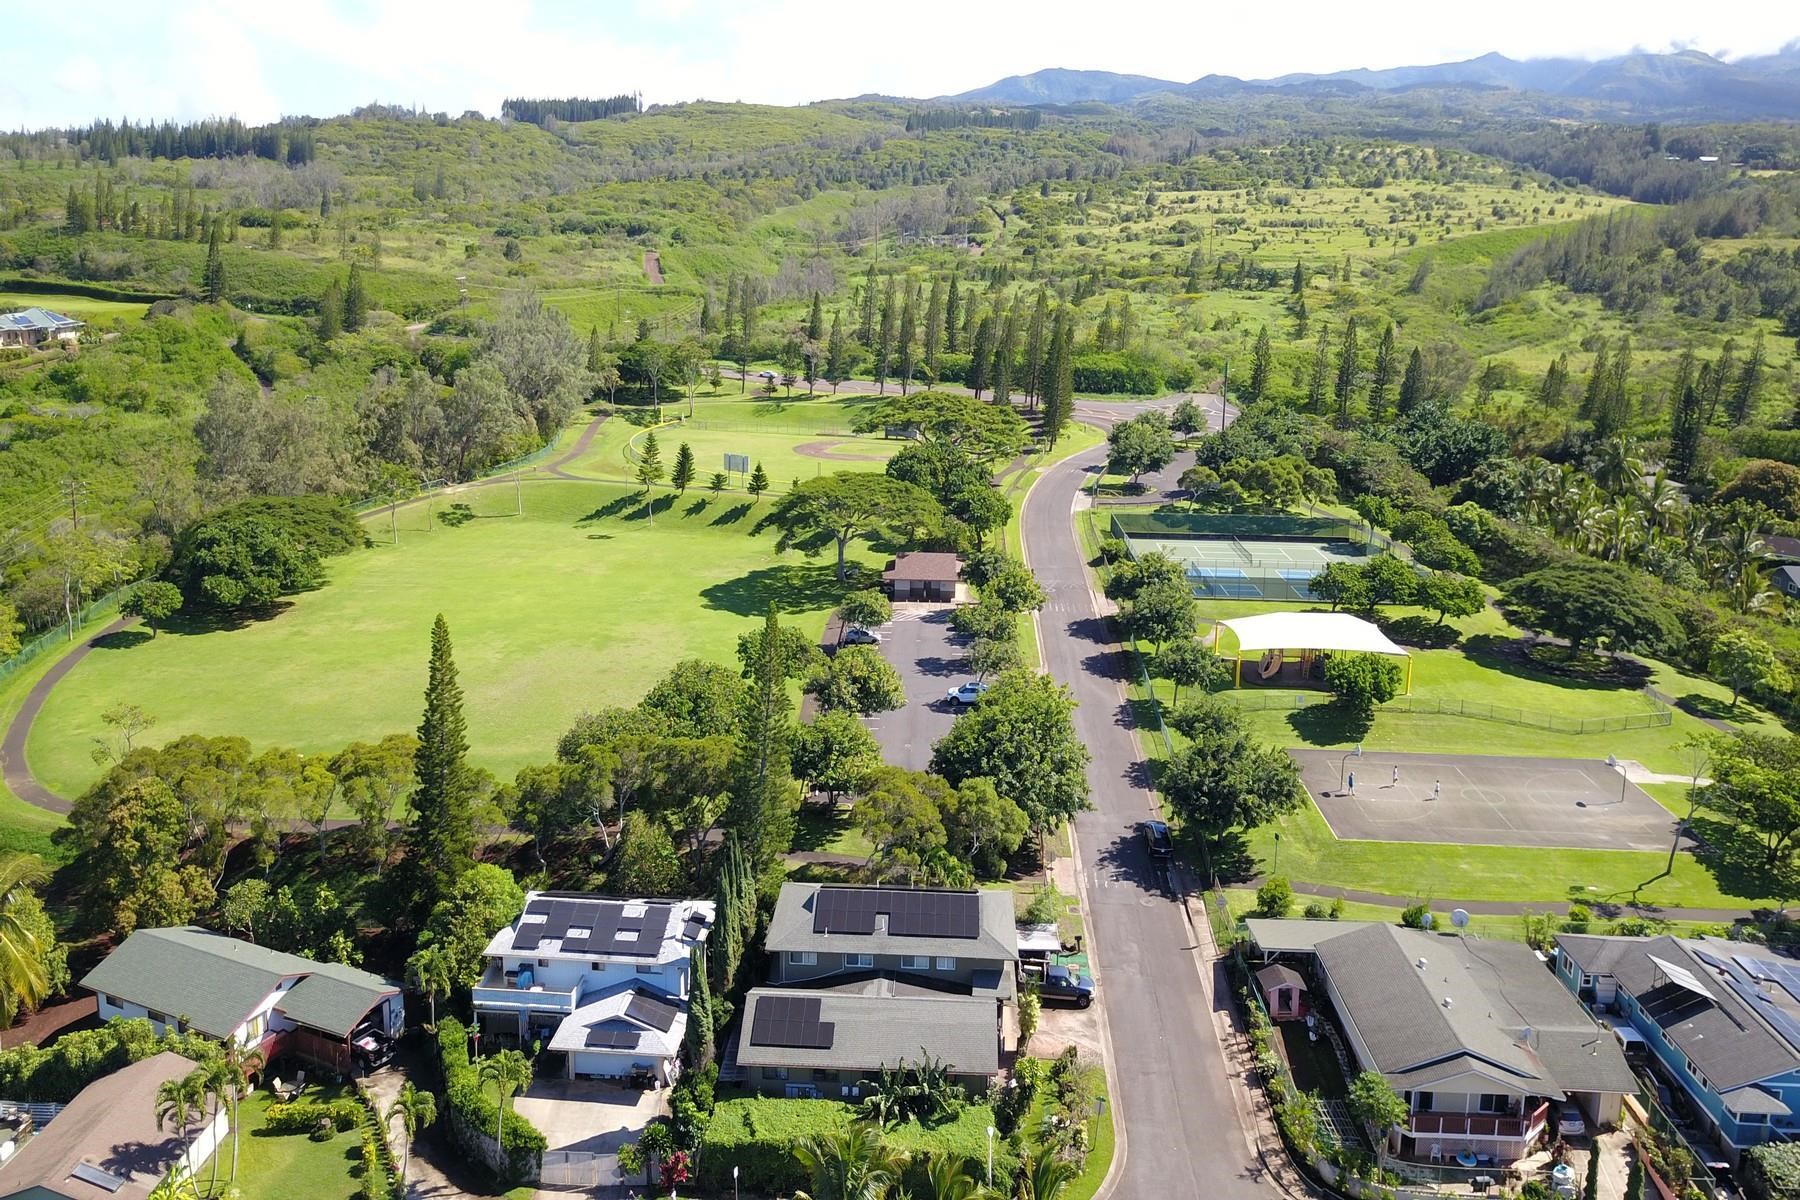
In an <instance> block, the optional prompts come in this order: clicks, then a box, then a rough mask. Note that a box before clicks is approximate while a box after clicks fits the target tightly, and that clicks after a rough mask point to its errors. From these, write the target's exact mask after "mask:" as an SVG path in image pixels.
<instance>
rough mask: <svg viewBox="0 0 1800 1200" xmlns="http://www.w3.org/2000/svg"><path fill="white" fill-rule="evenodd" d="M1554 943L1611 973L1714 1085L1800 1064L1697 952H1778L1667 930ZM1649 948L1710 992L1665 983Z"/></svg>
mask: <svg viewBox="0 0 1800 1200" xmlns="http://www.w3.org/2000/svg"><path fill="white" fill-rule="evenodd" d="M1556 944H1557V946H1558V947H1560V948H1561V950H1562V952H1563V953H1564V954H1566V955H1568V956H1569V958H1570V960H1571V961H1573V962H1574V963H1575V964H1576V965H1577V966H1578V967H1580V968H1581V969H1582V970H1583V971H1585V972H1587V973H1589V974H1592V975H1610V976H1612V977H1613V978H1614V979H1616V980H1618V983H1619V987H1620V988H1621V989H1622V990H1624V991H1625V992H1626V993H1627V994H1628V995H1630V996H1631V997H1632V998H1633V999H1635V1000H1637V1001H1638V1004H1639V1006H1640V1007H1641V1008H1643V1009H1644V1010H1645V1013H1646V1015H1648V1016H1650V1017H1652V1018H1653V1019H1655V1020H1656V1022H1657V1024H1658V1025H1659V1026H1660V1027H1661V1029H1662V1031H1663V1036H1664V1037H1665V1038H1667V1039H1668V1041H1669V1043H1670V1044H1671V1045H1673V1046H1675V1047H1676V1048H1677V1049H1679V1050H1680V1051H1681V1052H1682V1053H1684V1054H1686V1055H1687V1056H1688V1057H1689V1058H1690V1059H1692V1060H1693V1062H1694V1065H1695V1066H1697V1067H1699V1068H1700V1071H1701V1073H1702V1074H1704V1075H1705V1076H1706V1078H1707V1081H1708V1082H1709V1083H1711V1084H1712V1086H1713V1087H1715V1088H1717V1089H1719V1090H1720V1091H1722V1092H1724V1091H1731V1090H1732V1089H1734V1088H1739V1087H1742V1086H1743V1085H1744V1084H1748V1083H1755V1082H1756V1081H1757V1080H1759V1079H1768V1078H1771V1077H1772V1076H1775V1075H1781V1074H1784V1073H1786V1072H1788V1071H1792V1070H1796V1069H1800V1047H1796V1046H1794V1045H1792V1044H1790V1043H1789V1042H1788V1040H1787V1039H1786V1038H1784V1037H1782V1036H1781V1035H1780V1034H1779V1033H1777V1032H1776V1031H1775V1030H1773V1029H1771V1028H1770V1027H1769V1025H1768V1023H1767V1022H1766V1021H1765V1020H1764V1019H1763V1017H1762V1015H1761V1014H1760V1013H1758V1012H1757V1011H1756V1010H1755V1009H1753V1008H1752V1007H1751V1006H1750V1005H1748V1004H1746V1003H1744V1001H1743V1000H1742V999H1740V998H1739V997H1738V995H1737V994H1736V993H1735V992H1733V991H1732V989H1731V988H1730V987H1729V986H1727V985H1726V983H1725V981H1724V979H1723V978H1721V977H1720V974H1719V970H1718V968H1716V967H1713V966H1711V965H1709V964H1708V963H1706V962H1704V961H1703V960H1701V959H1700V958H1699V957H1698V953H1706V954H1709V955H1711V956H1712V957H1713V958H1714V959H1715V960H1721V961H1722V960H1726V959H1730V958H1733V957H1736V956H1745V957H1748V958H1769V959H1771V960H1772V961H1776V962H1779V963H1782V964H1786V965H1787V966H1789V967H1793V966H1796V965H1800V964H1795V963H1794V961H1793V960H1792V959H1783V958H1781V957H1780V956H1779V955H1773V954H1770V953H1769V952H1768V951H1766V950H1761V949H1759V948H1758V947H1756V946H1752V945H1749V944H1747V943H1743V942H1721V941H1718V940H1716V939H1712V938H1706V939H1700V940H1692V939H1687V938H1674V937H1669V936H1667V935H1666V934H1665V935H1663V936H1661V937H1653V938H1632V937H1602V936H1599V935H1591V934H1570V933H1565V934H1559V935H1558V936H1557V939H1556ZM1652 956H1654V957H1655V958H1660V959H1662V960H1663V961H1664V962H1668V963H1673V964H1675V965H1676V966H1679V967H1685V968H1686V969H1687V970H1688V971H1689V972H1690V973H1692V974H1693V975H1694V977H1695V978H1697V979H1698V980H1699V981H1700V982H1701V984H1702V985H1704V986H1705V987H1706V989H1707V992H1708V993H1709V997H1710V999H1702V998H1700V997H1698V996H1693V995H1692V994H1691V993H1687V992H1683V991H1682V990H1681V989H1679V988H1677V987H1675V985H1673V984H1671V983H1669V982H1668V981H1667V979H1666V977H1665V976H1664V974H1663V972H1662V970H1661V968H1659V967H1658V966H1657V965H1656V963H1655V962H1653V961H1652Z"/></svg>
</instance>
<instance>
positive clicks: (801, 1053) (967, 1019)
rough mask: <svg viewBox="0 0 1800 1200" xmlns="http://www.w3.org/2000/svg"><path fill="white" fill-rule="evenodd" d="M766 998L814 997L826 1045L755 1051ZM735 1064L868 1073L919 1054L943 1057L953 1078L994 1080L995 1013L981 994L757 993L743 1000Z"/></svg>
mask: <svg viewBox="0 0 1800 1200" xmlns="http://www.w3.org/2000/svg"><path fill="white" fill-rule="evenodd" d="M771 996H808V997H811V996H816V997H818V998H819V1000H820V1006H819V1010H820V1011H819V1019H820V1020H821V1021H825V1022H829V1023H830V1024H831V1025H832V1026H833V1027H834V1029H833V1033H832V1039H831V1043H832V1044H831V1045H830V1046H829V1047H825V1048H820V1049H807V1048H804V1047H797V1046H758V1045H755V1044H753V1043H752V1042H751V1041H750V1031H751V1030H752V1029H754V1028H755V1026H756V1010H757V1006H758V1005H759V1004H761V1003H762V1001H763V1000H764V999H766V998H768V997H771ZM741 1028H742V1031H743V1032H742V1033H741V1034H740V1036H739V1041H738V1059H737V1060H738V1063H739V1064H740V1065H742V1066H746V1067H823V1068H825V1069H827V1070H837V1071H866V1072H869V1073H870V1074H873V1073H874V1071H875V1070H876V1068H878V1067H883V1066H888V1067H892V1066H897V1065H899V1063H900V1061H901V1060H902V1059H904V1060H906V1061H908V1062H916V1061H918V1059H919V1056H920V1054H921V1053H925V1054H930V1055H931V1056H932V1057H934V1058H937V1059H941V1060H942V1061H943V1062H944V1063H945V1064H946V1065H947V1066H948V1067H949V1068H950V1069H951V1070H952V1071H953V1072H954V1073H956V1074H962V1075H992V1074H994V1073H995V1072H996V1071H998V1070H999V1069H1000V1026H999V1012H998V1009H997V1008H996V1006H995V1003H994V1001H993V1000H992V999H984V998H982V997H979V996H972V997H964V996H921V995H916V994H902V992H901V991H900V990H896V991H895V992H893V993H891V994H880V993H878V992H871V991H869V990H867V989H866V987H853V988H849V989H842V990H840V989H833V988H772V987H768V988H756V989H754V990H752V991H751V992H750V994H749V995H747V996H746V997H744V1019H743V1024H742V1026H741Z"/></svg>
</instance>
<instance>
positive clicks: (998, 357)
mask: <svg viewBox="0 0 1800 1200" xmlns="http://www.w3.org/2000/svg"><path fill="white" fill-rule="evenodd" d="M996 321H997V322H998V328H999V333H998V335H997V336H996V337H995V338H994V368H993V381H992V385H991V386H992V387H993V389H994V403H995V404H1007V403H1010V402H1011V401H1012V373H1013V360H1014V358H1015V357H1016V356H1017V353H1018V349H1017V347H1018V344H1019V306H1018V305H1017V304H1015V305H1013V306H1012V307H1011V308H1010V309H1008V310H1007V313H1006V319H1005V320H1003V321H1001V320H999V319H998V318H996Z"/></svg>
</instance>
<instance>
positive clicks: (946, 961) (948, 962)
mask: <svg viewBox="0 0 1800 1200" xmlns="http://www.w3.org/2000/svg"><path fill="white" fill-rule="evenodd" d="M937 969H938V970H940V971H954V970H956V960H955V959H954V958H945V957H944V956H943V955H941V954H940V955H938V960H937Z"/></svg>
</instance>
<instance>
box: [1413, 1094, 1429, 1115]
mask: <svg viewBox="0 0 1800 1200" xmlns="http://www.w3.org/2000/svg"><path fill="white" fill-rule="evenodd" d="M1413 1111H1414V1112H1430V1111H1431V1093H1430V1092H1414V1093H1413Z"/></svg>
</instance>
